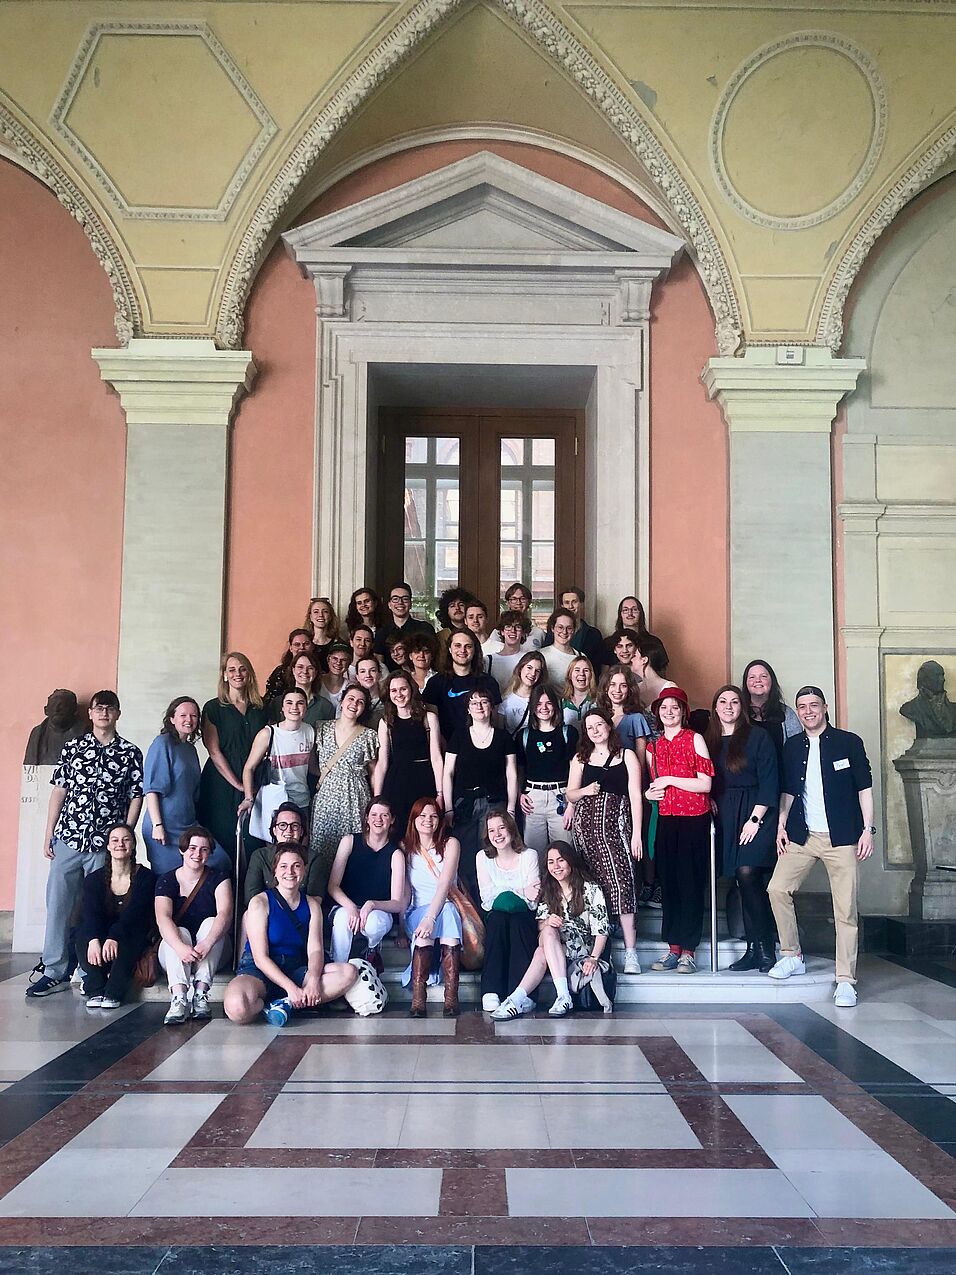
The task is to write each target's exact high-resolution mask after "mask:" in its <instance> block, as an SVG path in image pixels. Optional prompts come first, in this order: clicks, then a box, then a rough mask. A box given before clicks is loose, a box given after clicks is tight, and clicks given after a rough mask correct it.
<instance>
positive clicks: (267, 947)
mask: <svg viewBox="0 0 956 1275" xmlns="http://www.w3.org/2000/svg"><path fill="white" fill-rule="evenodd" d="M272 870H273V872H274V873H275V879H276V884H275V889H273V890H263V892H262V893H261V894H257V895H256V896H255V897H254V898H253V899H252V900H251V901H250V903H249V907H248V909H247V911H246V933H247V935H248V936H249V937H248V941H247V943H246V950H245V951H244V952H243V954H242V959H241V960H240V962H239V968H238V969H237V970H236V977H235V978H234V979H233V980H232V982H231V983H230V984H229V986H228V987H227V988H226V993H225V996H224V997H223V1009H224V1010H225V1011H226V1017H227V1018H230V1019H231V1020H232V1021H233V1022H234V1023H251V1022H252V1021H253V1020H254V1019H256V1018H258V1017H259V1015H260V1014H264V1015H265V1018H266V1021H267V1022H269V1023H271V1024H272V1025H273V1027H284V1026H285V1025H286V1023H287V1022H288V1021H289V1015H290V1014H291V1013H292V1012H293V1011H294V1010H297V1009H314V1008H315V1007H316V1006H317V1005H326V1004H328V1002H329V1001H334V1000H337V999H338V998H339V997H340V996H342V995H344V993H345V992H347V991H348V990H349V988H350V987H351V986H352V984H353V983H354V982H355V980H356V979H357V978H358V970H357V969H356V968H355V966H354V965H348V964H342V965H339V964H333V963H329V964H325V961H324V956H323V952H322V909H321V907H320V906H319V902H318V900H317V899H313V898H312V897H310V896H309V895H307V894H306V893H305V892H304V891H303V889H302V884H303V882H304V881H305V874H306V860H305V852H304V851H303V850H302V849H301V848H300V847H299V846H290V845H286V846H278V847H277V848H276V853H275V858H274V860H273V863H272Z"/></svg>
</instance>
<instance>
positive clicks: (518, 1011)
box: [491, 996, 534, 1022]
mask: <svg viewBox="0 0 956 1275" xmlns="http://www.w3.org/2000/svg"><path fill="white" fill-rule="evenodd" d="M533 1009H534V1001H533V1000H530V999H529V998H528V997H527V996H523V997H521V998H520V999H519V998H518V997H516V996H506V997H505V999H504V1000H503V1001H502V1002H501V1004H500V1005H499V1006H498V1008H497V1009H495V1010H492V1013H491V1017H492V1018H494V1019H495V1020H496V1021H497V1022H502V1021H504V1020H506V1019H509V1018H520V1017H521V1015H522V1014H530V1012H531V1011H532V1010H533Z"/></svg>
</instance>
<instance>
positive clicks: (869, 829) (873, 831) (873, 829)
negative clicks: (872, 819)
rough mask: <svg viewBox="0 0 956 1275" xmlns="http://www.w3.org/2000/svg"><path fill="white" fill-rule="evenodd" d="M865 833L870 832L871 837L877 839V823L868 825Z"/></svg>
mask: <svg viewBox="0 0 956 1275" xmlns="http://www.w3.org/2000/svg"><path fill="white" fill-rule="evenodd" d="M863 831H864V832H868V833H869V834H870V836H871V837H875V836H876V824H875V823H868V824H867V825H866V827H865V828H864V829H863Z"/></svg>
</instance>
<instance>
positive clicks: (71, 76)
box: [50, 22, 278, 221]
mask: <svg viewBox="0 0 956 1275" xmlns="http://www.w3.org/2000/svg"><path fill="white" fill-rule="evenodd" d="M110 36H134V37H150V36H153V37H155V36H159V37H165V38H167V39H169V38H172V39H181V40H200V41H201V42H202V44H203V46H204V47H205V48H206V49H207V50H208V52H209V54H210V56H211V57H212V58H213V60H214V62H215V64H216V65H217V66H218V67H219V69H220V70H221V71H222V72H223V74H224V75H225V76H226V78H227V79H228V81H229V83H230V84H231V85H232V87H233V88H234V89H235V90H236V92H237V93H238V94H239V96H240V97H241V98H242V100H243V102H244V103H245V105H246V107H247V108H248V110H249V111H250V112H251V114H252V115H253V117H254V118H255V120H256V121H257V123H258V125H259V131H258V133H257V134H256V137H255V138H254V140H253V141H252V143H251V144H250V145H249V147H248V148H247V149H246V151H245V153H244V154H243V155H242V156H241V158H240V159H239V162H238V164H237V166H236V168H235V170H234V171H233V174H232V177H231V178H230V179H229V182H228V183H227V185H226V187H225V189H224V190H223V192H222V194H221V196H220V198H219V200H218V202H217V204H216V206H215V207H214V208H192V207H184V208H179V207H174V206H167V205H162V204H161V205H146V204H135V203H131V202H130V201H129V200H128V199H127V198H126V196H125V195H124V194H123V192H122V190H121V189H120V187H119V186H118V184H117V183H116V181H114V180H113V178H112V177H111V176H110V174H109V173H108V172H107V171H106V169H105V168H104V166H103V164H102V163H101V161H100V160H99V159H98V158H97V157H96V155H94V154H93V152H92V151H91V150H90V149H89V147H88V146H87V145H86V144H85V143H84V142H83V140H82V139H81V138H80V137H78V136H77V134H76V133H75V132H74V131H73V129H72V128H71V127H70V124H69V121H68V119H67V116H68V115H69V112H70V108H71V106H72V105H73V103H74V101H75V99H76V96H77V94H78V93H79V91H80V89H81V88H82V86H83V83H84V80H85V78H86V74H87V71H88V70H89V68H90V64H91V63H92V60H93V57H94V55H95V53H96V50H97V48H98V46H99V44H100V42H101V40H103V38H104V37H107V38H109V37H110ZM50 122H51V124H52V125H53V127H54V129H55V130H56V131H57V133H59V135H60V136H61V137H62V138H63V140H64V141H65V142H66V143H67V145H68V146H70V147H71V149H72V150H74V151H75V152H76V154H77V155H79V157H80V159H81V160H82V161H83V163H84V164H85V166H86V167H87V168H88V169H89V170H90V172H91V173H92V174H93V176H94V177H95V178H96V180H97V181H98V182H99V184H100V185H101V186H102V187H103V189H104V190H105V191H106V192H107V193H108V194H109V196H110V198H111V199H112V200H113V201H114V203H115V204H116V206H117V207H118V208H119V209H120V211H121V212H122V214H123V216H124V217H129V218H131V219H135V220H142V221H225V219H226V217H227V216H228V215H229V211H230V209H231V208H232V206H233V204H234V203H235V202H236V199H237V198H238V196H239V192H240V191H241V190H242V188H243V186H244V185H245V183H246V180H247V178H248V177H249V174H250V173H251V172H252V170H253V169H254V168H255V166H256V164H257V163H258V162H259V159H260V157H261V156H262V152H263V151H264V150H265V148H266V147H267V146H268V145H269V142H270V141H271V140H272V138H273V137H274V136H275V134H276V132H277V131H278V129H277V126H276V123H275V120H273V118H272V116H271V115H270V114H269V112H268V111H267V110H266V108H265V105H264V104H263V102H262V100H261V99H260V97H259V95H258V94H257V93H256V91H255V89H253V87H252V85H251V84H250V83H249V81H248V80H247V79H246V77H245V76H244V75H243V73H242V71H241V70H240V69H239V67H238V65H237V64H236V62H235V61H234V60H233V58H232V56H231V55H230V54H229V52H228V51H227V50H226V49H225V48H224V47H223V45H222V44H221V43H220V42H219V40H218V39H217V38H216V36H215V35H214V34H213V32H212V31H211V30H210V28H209V27H208V26H207V25H206V23H205V22H97V23H94V24H93V25H92V26H91V27H90V29H89V30H88V31H87V33H86V36H85V37H84V39H83V43H82V44H81V45H80V47H79V49H78V50H77V52H76V55H75V57H74V58H73V62H72V63H71V65H70V69H69V71H68V73H67V77H66V83H65V84H64V86H63V88H62V90H61V92H60V96H59V97H58V98H57V101H56V105H55V106H54V108H53V111H52V113H51V115H50Z"/></svg>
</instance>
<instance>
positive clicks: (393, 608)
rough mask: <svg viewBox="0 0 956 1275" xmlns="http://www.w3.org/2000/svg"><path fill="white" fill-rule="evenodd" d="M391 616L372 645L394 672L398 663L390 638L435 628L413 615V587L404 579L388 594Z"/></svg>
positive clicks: (394, 585)
mask: <svg viewBox="0 0 956 1275" xmlns="http://www.w3.org/2000/svg"><path fill="white" fill-rule="evenodd" d="M387 602H388V612H389V616H388V619H387V620H386V621H385V623H384V624H383V625H382V626H381V627H380V628H379V629H378V630H377V631H376V633H375V643H374V645H373V647H372V649H373V651H374V652H375V654H376V655H378V656H379V657H380V658H381V659H382V660H384V662H385V665H386V667H387V668H388V671H389V672H390V673H394V671H395V669H396V668H397V665H396V664H395V663H394V662H393V660H392V658H391V655H390V653H389V649H388V639H389V638H391V637H394V636H395V635H396V634H398V633H400V634H402V636H403V637H407V638H410V637H413V636H414V635H415V634H416V633H431V634H432V635H434V632H435V630H434V629H433V628H432V626H431V625H430V624H429V623H428V622H427V621H425V620H416V619H415V618H414V616H413V615H412V587H411V585H410V584H407V583H406V582H405V581H404V580H402V581H400V582H399V583H398V584H393V585H392V587H391V588H390V589H389V591H388V596H387Z"/></svg>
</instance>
